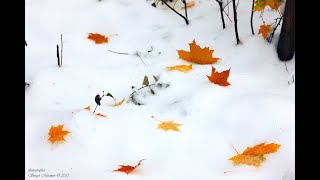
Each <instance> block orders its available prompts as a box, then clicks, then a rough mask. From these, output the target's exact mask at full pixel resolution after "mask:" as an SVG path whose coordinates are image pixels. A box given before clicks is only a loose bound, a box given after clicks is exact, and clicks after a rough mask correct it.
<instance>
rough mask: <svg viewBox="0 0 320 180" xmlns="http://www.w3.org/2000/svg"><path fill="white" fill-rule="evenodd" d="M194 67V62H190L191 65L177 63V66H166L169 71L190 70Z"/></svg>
mask: <svg viewBox="0 0 320 180" xmlns="http://www.w3.org/2000/svg"><path fill="white" fill-rule="evenodd" d="M191 69H192V64H190V65H189V66H188V65H176V66H167V67H166V70H168V71H174V70H176V71H181V72H184V73H186V72H188V71H190V70H191Z"/></svg>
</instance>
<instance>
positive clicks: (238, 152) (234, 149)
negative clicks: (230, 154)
mask: <svg viewBox="0 0 320 180" xmlns="http://www.w3.org/2000/svg"><path fill="white" fill-rule="evenodd" d="M231 146H232V148H233V149H234V150H235V151H236V152H237V154H239V152H238V151H237V150H236V148H234V147H233V145H232V144H231Z"/></svg>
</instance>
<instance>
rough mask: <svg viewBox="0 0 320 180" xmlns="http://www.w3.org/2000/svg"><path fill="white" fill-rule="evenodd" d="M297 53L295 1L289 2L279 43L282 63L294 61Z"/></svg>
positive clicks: (279, 54) (288, 0)
mask: <svg viewBox="0 0 320 180" xmlns="http://www.w3.org/2000/svg"><path fill="white" fill-rule="evenodd" d="M294 51H295V0H287V1H286V6H285V10H284V15H283V24H282V27H281V32H280V37H279V41H278V47H277V53H278V57H279V59H280V60H281V61H289V60H291V59H292V57H293V54H294Z"/></svg>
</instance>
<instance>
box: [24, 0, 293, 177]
mask: <svg viewBox="0 0 320 180" xmlns="http://www.w3.org/2000/svg"><path fill="white" fill-rule="evenodd" d="M152 2H153V1H151V0H150V1H146V0H102V1H101V2H99V1H97V0H81V1H80V0H26V1H25V10H26V16H25V21H26V24H25V36H26V41H27V43H28V46H27V47H26V48H25V49H26V54H25V76H26V77H25V79H26V82H28V83H30V86H29V87H27V88H26V91H25V124H26V127H25V133H26V136H25V155H26V159H25V169H26V170H25V171H26V173H25V174H26V179H28V180H34V179H45V180H48V179H50V180H51V179H59V180H61V179H70V180H91V179H92V180H109V179H112V180H124V179H126V180H129V179H130V180H137V179H139V180H195V179H201V180H209V179H215V180H235V179H236V180H293V179H295V96H294V94H295V83H292V76H293V75H295V64H294V63H295V58H293V60H291V61H289V62H287V63H286V66H287V70H286V66H285V63H284V62H280V61H279V60H278V58H277V53H276V43H277V40H278V37H279V33H280V28H278V30H277V31H276V34H275V37H274V40H273V42H272V43H271V44H269V43H268V42H266V41H265V40H264V39H263V37H262V36H261V35H252V34H251V28H250V9H251V5H252V4H251V3H252V1H245V0H240V2H239V6H238V28H239V36H240V39H241V42H242V44H241V45H236V39H235V35H234V26H233V23H232V22H230V21H229V20H228V18H227V17H226V16H225V22H226V29H224V30H222V23H221V19H220V12H219V6H218V3H217V2H216V1H215V0H196V1H195V2H196V6H195V7H193V8H191V9H189V10H188V17H189V20H190V24H189V25H186V24H185V22H184V20H183V19H182V18H181V17H179V16H178V15H176V14H175V13H174V12H173V11H171V10H169V9H168V8H167V7H166V6H162V5H158V7H157V8H154V7H152V6H151V4H152ZM187 2H189V1H187ZM181 6H182V4H181V3H180V2H179V4H177V7H181ZM178 9H179V8H178ZM226 11H227V9H226ZM179 12H181V13H183V10H181V11H179ZM259 15H260V14H259V13H255V14H254V27H255V33H256V34H257V32H258V29H259V25H261V24H262V21H261V19H260V17H259ZM277 16H279V14H277V13H276V12H274V11H266V12H265V15H264V20H265V21H266V22H268V23H272V22H274V19H275V17H277ZM230 17H231V18H232V17H233V16H232V6H230ZM88 33H100V34H104V35H111V34H118V35H115V36H111V37H110V39H109V42H108V43H106V44H101V45H99V44H95V43H94V42H93V41H91V40H89V39H87V36H88ZM60 34H63V65H62V67H61V68H59V67H58V66H57V59H56V45H57V44H59V45H60ZM193 39H195V40H196V42H197V44H199V45H200V46H201V47H204V46H209V47H210V49H213V50H215V51H214V52H213V56H214V57H219V58H221V60H219V61H218V62H216V63H214V64H213V66H214V67H215V68H216V69H217V70H218V71H219V72H220V71H223V70H227V69H229V68H231V71H230V76H229V79H228V82H230V83H231V86H227V87H222V86H218V85H216V84H213V83H211V82H210V81H209V80H208V78H207V77H206V75H210V73H211V65H197V64H194V65H193V69H192V70H191V71H190V72H188V73H182V72H179V71H170V72H169V71H166V70H165V67H166V66H172V65H179V64H187V65H188V64H190V63H189V62H186V61H184V60H181V59H179V57H178V53H177V51H176V50H178V49H183V50H189V45H188V43H190V42H192V40H193ZM151 48H152V49H153V50H152V51H151V52H148V51H149V50H151ZM108 49H109V50H113V51H118V52H127V53H135V52H138V53H139V54H140V55H141V58H142V59H143V61H144V62H145V63H146V65H144V64H143V63H142V62H141V60H140V59H139V58H138V57H135V56H130V55H128V56H126V55H119V54H115V53H111V52H109V51H107V50H108ZM144 75H147V76H149V77H152V75H156V76H159V77H160V79H159V81H160V82H163V83H168V84H170V86H169V87H168V88H162V89H156V90H155V91H156V95H154V96H153V95H150V94H146V96H145V97H144V99H143V101H144V103H145V105H142V106H137V105H134V104H133V103H131V102H128V101H126V102H125V104H123V105H121V106H119V107H111V106H110V105H111V104H112V103H113V100H112V99H111V98H109V97H104V98H103V99H102V101H101V106H100V107H98V108H97V111H98V112H100V113H101V114H106V115H107V118H102V117H97V116H95V115H94V114H93V113H92V112H89V111H86V110H84V108H85V107H86V106H88V105H91V109H94V107H95V101H94V97H95V96H96V95H97V94H100V95H101V94H102V91H105V93H106V92H110V93H112V95H113V96H114V97H116V98H117V100H120V99H122V98H126V99H128V97H129V95H130V93H131V92H132V90H131V86H135V87H140V86H141V83H142V80H143V77H144ZM151 80H152V79H150V81H151ZM289 83H290V84H289ZM151 116H155V117H156V118H157V119H160V120H174V121H175V122H177V123H180V124H183V125H182V126H180V127H179V129H180V130H181V132H176V131H168V132H165V131H163V130H161V129H157V124H158V123H159V122H157V121H155V120H154V119H152V118H151ZM59 124H64V129H66V130H68V131H70V132H71V133H70V134H68V135H67V136H66V141H64V142H62V143H54V144H51V142H50V141H48V138H49V135H48V132H49V128H50V127H51V125H53V126H57V125H59ZM265 141H266V142H267V143H272V142H274V143H278V144H281V147H280V148H279V150H278V152H276V153H273V154H269V155H266V158H267V160H266V161H265V162H264V163H263V164H262V166H261V167H259V168H256V167H254V166H247V165H239V166H234V165H233V164H232V161H230V160H228V159H229V158H231V157H232V156H234V155H236V152H235V150H234V149H233V148H232V146H234V147H235V148H236V149H237V150H238V151H239V152H242V151H243V150H245V149H246V147H248V146H251V147H252V146H254V145H256V144H258V143H262V142H265ZM140 159H146V160H145V161H143V162H142V164H141V166H139V167H138V168H137V169H135V170H134V171H133V172H132V173H131V174H129V175H126V174H125V173H120V172H113V170H115V169H117V168H118V165H135V164H136V163H137V162H138V161H139V160H140ZM40 168H42V169H44V170H43V171H42V172H41V173H38V172H34V173H33V174H35V175H41V174H47V175H42V177H41V176H40V177H36V176H32V177H31V176H30V174H31V172H28V171H29V170H30V169H40ZM226 171H231V172H228V173H224V172H226ZM58 173H60V174H66V176H67V177H56V178H53V177H49V175H55V174H58Z"/></svg>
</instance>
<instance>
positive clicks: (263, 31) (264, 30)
mask: <svg viewBox="0 0 320 180" xmlns="http://www.w3.org/2000/svg"><path fill="white" fill-rule="evenodd" d="M270 27H271V24H267V25H261V26H260V29H259V32H258V34H262V36H263V38H264V39H266V38H267V36H268V34H269V32H270Z"/></svg>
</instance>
